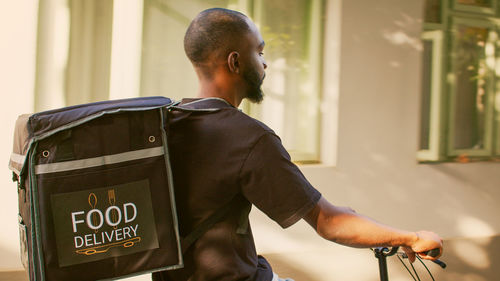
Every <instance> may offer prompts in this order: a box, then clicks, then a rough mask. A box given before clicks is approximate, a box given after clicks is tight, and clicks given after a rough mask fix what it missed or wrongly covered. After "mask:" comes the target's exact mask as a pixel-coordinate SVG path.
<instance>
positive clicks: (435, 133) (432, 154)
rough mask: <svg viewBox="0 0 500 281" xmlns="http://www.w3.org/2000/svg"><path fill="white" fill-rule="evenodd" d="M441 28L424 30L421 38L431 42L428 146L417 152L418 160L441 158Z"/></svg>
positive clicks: (442, 35) (436, 159)
mask: <svg viewBox="0 0 500 281" xmlns="http://www.w3.org/2000/svg"><path fill="white" fill-rule="evenodd" d="M443 37H444V34H443V31H442V30H431V31H425V32H424V33H423V34H422V36H421V39H422V40H429V41H431V42H432V45H433V48H432V62H431V65H432V66H431V79H430V84H431V86H430V90H431V92H430V110H429V114H430V117H429V123H430V124H429V148H428V149H420V150H419V151H418V152H417V159H418V160H419V161H438V160H440V158H441V151H442V149H441V147H442V145H441V140H442V139H443V137H442V136H443V126H442V125H441V123H442V122H440V121H441V120H443V112H444V110H443V109H442V107H443V102H442V95H441V93H442V82H441V77H442V75H443V73H442V65H443V55H442V54H443V40H444V38H443Z"/></svg>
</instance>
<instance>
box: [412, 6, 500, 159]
mask: <svg viewBox="0 0 500 281" xmlns="http://www.w3.org/2000/svg"><path fill="white" fill-rule="evenodd" d="M446 4H447V2H446V1H443V2H441V1H438V0H428V1H426V7H425V14H426V15H425V19H426V22H425V23H424V32H423V35H422V41H423V76H422V77H423V87H422V99H421V101H422V102H421V110H422V116H421V130H420V133H421V134H420V135H421V139H420V151H419V154H418V158H419V160H422V161H453V160H458V161H462V162H468V161H471V160H487V159H494V158H499V156H500V145H499V142H500V135H499V133H500V122H499V116H500V115H499V111H500V106H499V105H500V104H499V100H500V84H499V83H500V79H499V78H500V77H499V74H500V54H499V53H498V50H497V49H498V47H500V38H499V37H498V36H499V30H500V29H499V28H500V26H499V25H498V23H497V22H498V19H499V16H498V12H497V11H496V10H497V5H496V1H488V0H454V1H452V3H451V5H449V7H447V6H446ZM441 7H442V10H441ZM436 9H439V10H440V11H436ZM436 15H442V16H441V17H439V16H436ZM438 18H442V20H436V19H438Z"/></svg>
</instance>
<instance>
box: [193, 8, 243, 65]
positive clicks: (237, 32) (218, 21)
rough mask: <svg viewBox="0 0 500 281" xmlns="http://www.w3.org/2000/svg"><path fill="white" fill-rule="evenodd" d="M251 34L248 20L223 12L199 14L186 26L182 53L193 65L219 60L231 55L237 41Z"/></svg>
mask: <svg viewBox="0 0 500 281" xmlns="http://www.w3.org/2000/svg"><path fill="white" fill-rule="evenodd" d="M248 31H250V26H249V25H248V23H247V16H245V15H244V14H242V13H240V12H237V11H233V10H228V9H224V8H212V9H207V10H204V11H202V12H201V13H199V14H198V16H196V18H195V19H194V20H193V21H192V22H191V24H190V25H189V27H188V29H187V31H186V34H185V36H184V50H185V52H186V55H187V57H188V58H189V60H191V62H192V63H193V64H194V65H199V64H203V63H206V62H208V60H209V59H210V57H211V56H213V55H214V57H213V58H215V59H219V58H223V57H225V56H226V55H227V54H228V53H229V52H231V51H233V50H232V49H233V48H234V46H235V44H236V43H237V42H238V41H240V40H239V38H241V36H243V35H244V34H245V33H246V32H248Z"/></svg>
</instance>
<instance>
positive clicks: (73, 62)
mask: <svg viewBox="0 0 500 281" xmlns="http://www.w3.org/2000/svg"><path fill="white" fill-rule="evenodd" d="M210 7H225V8H230V9H235V10H239V11H241V12H243V13H245V14H247V15H248V16H250V17H251V18H252V19H253V20H254V21H255V22H256V24H257V26H258V27H259V28H260V30H261V33H262V35H263V37H264V40H265V41H266V48H265V51H264V52H265V58H266V61H267V63H268V66H269V68H268V70H267V76H266V80H265V82H264V92H265V95H266V97H265V100H264V102H263V103H262V104H261V105H251V104H248V103H244V104H243V105H242V106H241V108H242V110H244V111H245V112H246V113H248V114H249V115H251V116H253V117H255V118H257V119H260V120H262V121H264V122H265V123H266V124H268V125H269V126H270V127H271V128H273V129H274V130H275V131H276V132H277V134H278V135H279V136H280V137H281V138H282V140H283V143H284V145H285V147H286V148H287V149H288V150H289V152H290V154H291V155H292V158H293V160H294V161H295V162H296V163H298V164H299V167H300V168H301V170H302V171H303V172H304V174H305V175H306V177H307V178H308V179H309V180H310V181H311V183H312V184H313V185H314V186H315V187H316V188H317V189H319V190H320V191H321V192H322V193H323V195H324V196H325V197H327V198H328V199H329V200H330V201H332V202H333V203H335V204H337V205H347V206H351V207H352V208H353V209H355V210H356V211H358V212H360V213H363V214H367V215H369V216H371V217H373V218H375V219H377V220H379V221H381V222H384V223H387V224H390V225H393V226H396V227H399V228H404V229H408V230H419V229H428V230H433V231H436V232H438V233H439V234H440V235H442V236H443V237H444V239H445V254H444V256H443V257H442V258H443V260H445V261H446V262H447V263H448V265H449V266H448V268H447V269H446V270H444V271H443V270H441V269H440V268H438V267H437V266H434V265H430V267H431V270H432V272H433V273H434V275H435V277H437V278H436V279H437V280H467V281H469V280H470V281H472V280H474V281H476V280H477V281H483V280H498V279H499V278H500V238H499V232H500V219H499V218H498V216H499V214H500V204H499V200H500V163H499V160H500V112H499V111H500V53H499V51H500V38H499V33H500V25H499V24H500V1H498V0H414V1H398V0H379V1H360V0H349V1H342V0H294V1H289V0H268V1H266V0H183V1H175V0H114V1H113V0H21V1H9V0H0V32H1V33H0V93H1V96H2V97H3V102H1V103H0V124H1V128H2V129H3V131H4V133H3V135H4V137H3V138H2V139H1V140H0V159H4V163H5V166H4V169H1V170H0V171H1V172H0V180H1V181H2V183H3V184H2V185H1V186H2V187H1V188H2V196H0V225H1V229H2V230H1V231H0V280H26V275H25V273H24V272H23V268H22V265H21V263H20V259H19V254H18V253H19V238H18V226H17V191H16V185H15V184H14V183H12V182H11V180H10V179H11V173H10V171H9V170H8V169H7V163H8V159H9V157H10V153H11V148H12V135H13V128H14V122H15V120H16V118H17V116H18V115H20V114H22V113H30V112H38V111H43V110H47V109H53V108H58V107H63V106H67V105H73V104H79V103H86V102H93V101H99V100H107V99H118V98H127V97H138V96H156V95H162V96H167V97H171V98H174V99H181V98H182V97H193V96H195V95H196V93H197V80H196V76H195V74H194V71H193V70H192V67H191V65H190V63H189V61H188V60H187V58H186V57H185V55H184V51H183V43H182V42H183V35H184V32H185V30H186V28H187V26H188V24H189V22H190V21H191V19H192V18H194V16H195V15H196V14H197V13H198V12H200V11H202V10H204V9H206V8H210ZM270 169H272V167H270ZM251 223H252V228H253V230H254V234H255V236H256V237H255V240H256V244H257V249H258V251H259V253H260V254H263V255H265V256H266V257H268V259H269V260H270V262H271V264H272V265H273V268H274V270H275V271H276V272H278V273H279V274H280V275H282V276H290V277H293V278H295V280H296V281H301V280H307V281H330V280H366V281H376V280H378V266H377V260H376V259H375V258H374V257H373V254H372V253H371V251H369V250H366V249H351V248H346V247H342V246H338V245H335V244H332V243H330V242H327V241H323V240H321V239H320V238H318V237H317V236H316V234H315V233H314V231H313V230H312V229H311V228H310V227H309V226H308V225H306V223H304V222H299V223H297V224H296V225H294V226H292V227H291V228H289V229H286V230H282V229H281V228H280V227H279V226H278V225H277V224H275V223H274V222H272V221H271V220H269V219H268V218H267V217H265V215H263V214H262V213H261V212H259V211H258V210H256V209H255V208H254V210H253V211H252V214H251ZM403 270H404V269H402V267H401V265H399V264H398V262H397V261H393V260H391V261H390V268H389V272H390V274H391V280H410V277H409V276H407V274H405V273H404V272H403ZM148 278H149V277H148V276H147V275H146V276H138V277H135V278H132V279H130V280H148Z"/></svg>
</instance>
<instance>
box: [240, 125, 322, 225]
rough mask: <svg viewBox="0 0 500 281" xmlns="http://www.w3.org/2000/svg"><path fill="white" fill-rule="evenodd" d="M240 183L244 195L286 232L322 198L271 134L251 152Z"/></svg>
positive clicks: (268, 133) (266, 134) (260, 140)
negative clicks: (285, 229)
mask: <svg viewBox="0 0 500 281" xmlns="http://www.w3.org/2000/svg"><path fill="white" fill-rule="evenodd" d="M240 183H241V188H242V193H243V195H244V196H245V197H246V198H247V199H248V200H249V201H250V202H251V203H252V204H254V205H255V206H256V207H257V208H259V209H260V210H261V211H262V212H264V213H265V214H266V215H267V216H269V217H270V218H271V219H272V220H274V221H276V222H277V223H278V224H279V225H280V226H281V227H283V228H286V227H289V226H291V225H293V224H294V223H296V222H297V221H299V220H300V219H301V218H303V217H304V216H305V215H306V214H307V213H308V212H309V211H310V210H311V209H312V208H313V207H314V206H315V205H316V203H317V202H318V200H319V199H320V197H321V194H320V193H319V191H317V190H316V189H315V188H314V187H313V186H311V184H310V183H309V182H308V181H307V179H306V178H305V177H304V175H303V174H302V172H301V171H300V170H299V169H298V167H297V166H296V165H295V164H294V163H292V162H291V160H290V155H289V154H288V152H287V151H286V150H285V148H284V147H283V145H282V144H281V141H280V139H279V138H278V137H277V136H276V135H274V134H273V133H271V132H266V133H265V134H264V135H262V136H261V137H260V138H259V140H258V141H257V142H256V143H255V145H254V147H253V148H252V149H251V151H250V153H249V154H248V157H247V158H246V159H245V162H244V163H243V166H242V168H241V172H240Z"/></svg>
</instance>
